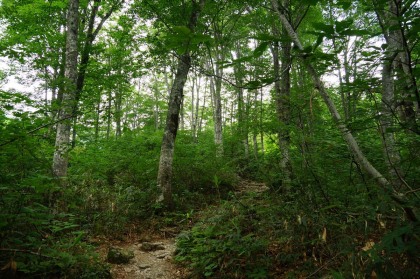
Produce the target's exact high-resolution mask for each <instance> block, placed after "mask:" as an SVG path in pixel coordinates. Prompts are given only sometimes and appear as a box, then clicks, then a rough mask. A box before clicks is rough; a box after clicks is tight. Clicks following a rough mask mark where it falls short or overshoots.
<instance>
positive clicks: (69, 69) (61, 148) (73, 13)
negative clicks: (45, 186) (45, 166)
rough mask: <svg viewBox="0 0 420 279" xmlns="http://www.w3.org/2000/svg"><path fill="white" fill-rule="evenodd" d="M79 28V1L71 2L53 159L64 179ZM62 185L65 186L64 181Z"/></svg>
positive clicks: (55, 170) (71, 115)
mask: <svg viewBox="0 0 420 279" xmlns="http://www.w3.org/2000/svg"><path fill="white" fill-rule="evenodd" d="M78 26H79V0H70V2H69V8H68V14H67V27H66V28H67V36H66V62H65V71H64V77H65V84H64V92H63V99H62V101H61V107H60V111H59V114H58V115H59V117H58V119H61V121H60V123H58V125H57V135H56V139H55V151H54V158H53V166H52V170H53V174H54V176H55V177H57V178H60V179H63V178H64V177H65V176H66V175H67V167H68V151H69V149H70V126H71V118H72V117H73V107H74V104H75V102H76V83H77V36H78ZM61 183H62V184H63V185H65V183H64V180H61Z"/></svg>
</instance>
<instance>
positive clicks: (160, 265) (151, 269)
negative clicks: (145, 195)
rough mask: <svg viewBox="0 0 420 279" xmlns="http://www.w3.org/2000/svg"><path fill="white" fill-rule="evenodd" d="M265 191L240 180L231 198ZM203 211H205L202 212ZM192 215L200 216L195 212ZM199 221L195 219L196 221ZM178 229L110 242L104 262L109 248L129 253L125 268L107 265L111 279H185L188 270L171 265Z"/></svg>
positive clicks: (155, 231)
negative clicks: (129, 257)
mask: <svg viewBox="0 0 420 279" xmlns="http://www.w3.org/2000/svg"><path fill="white" fill-rule="evenodd" d="M266 190H268V187H267V186H266V185H265V184H263V183H256V182H253V181H248V180H241V181H240V183H238V185H237V186H236V189H235V194H236V195H237V196H238V197H239V196H241V195H242V194H243V193H249V192H254V193H258V192H264V191H266ZM204 210H205V209H204ZM196 215H198V216H199V215H200V212H197V213H196ZM198 219H199V217H198ZM180 229H181V228H174V227H161V228H160V229H159V230H153V231H149V232H143V233H142V234H141V235H135V234H134V235H132V236H130V237H128V238H127V239H126V240H124V241H112V242H110V243H107V244H106V245H102V246H101V248H100V251H99V252H100V254H101V255H103V256H104V260H106V253H107V249H109V247H110V246H111V247H113V248H117V249H121V250H123V251H129V252H130V253H132V256H134V257H133V258H131V259H130V261H129V262H128V263H126V264H111V275H112V278H114V279H175V278H186V277H188V270H186V269H184V268H182V267H180V266H179V265H176V264H175V263H174V262H173V255H174V252H175V241H176V237H177V234H178V233H179V232H180Z"/></svg>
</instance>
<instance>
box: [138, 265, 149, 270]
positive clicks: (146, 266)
mask: <svg viewBox="0 0 420 279" xmlns="http://www.w3.org/2000/svg"><path fill="white" fill-rule="evenodd" d="M150 267H151V265H150V264H140V265H139V268H140V269H147V268H150Z"/></svg>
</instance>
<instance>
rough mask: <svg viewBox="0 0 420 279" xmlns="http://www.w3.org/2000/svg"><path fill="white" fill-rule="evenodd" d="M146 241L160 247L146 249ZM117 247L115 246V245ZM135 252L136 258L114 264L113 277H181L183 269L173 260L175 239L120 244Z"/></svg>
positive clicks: (117, 278) (161, 278)
mask: <svg viewBox="0 0 420 279" xmlns="http://www.w3.org/2000/svg"><path fill="white" fill-rule="evenodd" d="M144 243H148V244H152V245H153V246H157V247H159V249H157V250H154V251H153V250H151V251H144V249H143V248H142V247H143V245H144ZM114 247H115V246H114ZM118 248H122V249H124V250H126V251H132V252H134V258H132V259H131V260H130V262H129V263H128V264H113V265H112V268H111V275H112V278H116V279H131V278H133V279H134V278H136V279H155V278H156V279H172V278H181V276H182V271H181V270H180V269H178V268H177V267H176V266H175V265H174V264H173V263H172V262H171V260H172V255H173V253H174V251H175V239H174V238H168V239H158V240H156V241H153V242H143V243H140V242H139V243H128V244H123V245H120V246H118Z"/></svg>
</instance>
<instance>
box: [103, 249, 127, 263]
mask: <svg viewBox="0 0 420 279" xmlns="http://www.w3.org/2000/svg"><path fill="white" fill-rule="evenodd" d="M132 258H134V252H133V251H125V250H123V249H120V248H116V247H109V250H108V255H107V261H108V262H109V263H112V264H127V263H128V262H129V261H130V260H131V259H132Z"/></svg>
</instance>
